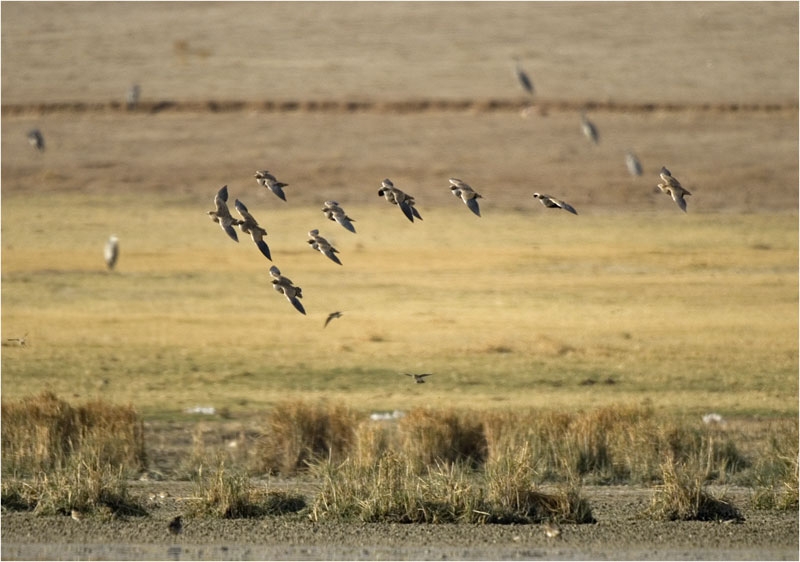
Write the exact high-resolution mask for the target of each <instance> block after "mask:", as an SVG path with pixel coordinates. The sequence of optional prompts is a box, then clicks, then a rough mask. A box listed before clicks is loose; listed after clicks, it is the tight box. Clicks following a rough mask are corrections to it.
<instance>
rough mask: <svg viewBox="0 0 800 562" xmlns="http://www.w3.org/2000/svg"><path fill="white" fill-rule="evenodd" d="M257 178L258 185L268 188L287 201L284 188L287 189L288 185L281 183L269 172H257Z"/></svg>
mask: <svg viewBox="0 0 800 562" xmlns="http://www.w3.org/2000/svg"><path fill="white" fill-rule="evenodd" d="M255 177H256V181H257V182H258V185H260V186H263V187H266V188H267V189H269V190H270V191H271V192H272V193H274V194H275V195H277V196H278V197H280V198H281V199H283V200H284V201H286V194H285V193H284V192H283V188H284V187H287V186H288V185H289V184H288V183H281V182H279V181H278V180H277V179H276V178H275V176H273V175H272V174H270V173H269V171H268V170H259V171H257V172H256V175H255Z"/></svg>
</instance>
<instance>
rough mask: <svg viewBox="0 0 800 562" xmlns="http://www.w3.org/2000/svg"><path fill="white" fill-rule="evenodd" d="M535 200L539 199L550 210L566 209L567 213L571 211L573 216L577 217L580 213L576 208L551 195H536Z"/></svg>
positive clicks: (534, 195)
mask: <svg viewBox="0 0 800 562" xmlns="http://www.w3.org/2000/svg"><path fill="white" fill-rule="evenodd" d="M533 198H534V199H538V200H539V201H540V202H541V204H542V205H544V206H545V207H547V208H549V209H564V210H565V211H569V212H570V213H572V214H573V215H577V214H578V211H576V210H575V208H574V207H573V206H572V205H570V204H569V203H566V202H564V201H562V200H561V199H556V198H555V197H553V196H551V195H543V194H541V193H534V194H533Z"/></svg>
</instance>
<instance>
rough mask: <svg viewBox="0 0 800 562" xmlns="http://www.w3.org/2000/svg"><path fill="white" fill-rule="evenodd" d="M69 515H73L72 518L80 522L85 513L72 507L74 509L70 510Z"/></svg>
mask: <svg viewBox="0 0 800 562" xmlns="http://www.w3.org/2000/svg"><path fill="white" fill-rule="evenodd" d="M69 515H70V517H72V518H73V519H74V520H75V521H77V522H78V523H80V522H81V521H83V513H81V512H80V511H78V510H77V509H72V510H70V512H69Z"/></svg>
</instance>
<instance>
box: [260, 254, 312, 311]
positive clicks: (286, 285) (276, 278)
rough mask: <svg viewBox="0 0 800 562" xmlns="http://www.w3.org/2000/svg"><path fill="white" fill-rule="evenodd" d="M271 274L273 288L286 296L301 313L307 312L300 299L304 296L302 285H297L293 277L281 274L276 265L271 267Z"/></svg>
mask: <svg viewBox="0 0 800 562" xmlns="http://www.w3.org/2000/svg"><path fill="white" fill-rule="evenodd" d="M269 274H270V276H272V288H273V289H275V290H276V291H277V292H279V293H280V294H282V295H283V296H284V297H286V299H287V300H288V301H289V302H290V303H292V306H293V307H295V308H296V309H297V310H298V311H299V312H300V313H302V314H305V313H306V309H305V308H303V303H301V302H300V300H299V299H302V298H303V290H302V289H301V288H300V287H295V286H294V284H293V283H292V280H291V279H289V278H288V277H284V276H283V275H281V270H280V269H278V268H277V267H275V266H274V265H273V266H272V267H270V268H269Z"/></svg>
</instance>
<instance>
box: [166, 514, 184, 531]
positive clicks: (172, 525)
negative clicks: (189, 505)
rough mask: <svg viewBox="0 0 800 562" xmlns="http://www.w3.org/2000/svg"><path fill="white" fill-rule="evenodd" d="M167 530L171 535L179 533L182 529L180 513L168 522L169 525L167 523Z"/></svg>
mask: <svg viewBox="0 0 800 562" xmlns="http://www.w3.org/2000/svg"><path fill="white" fill-rule="evenodd" d="M167 530H169V533H170V534H171V535H179V534H180V533H181V531H183V523H182V522H181V516H180V515H178V516H177V517H176V518H175V519H173V520H172V521H170V522H169V525H167Z"/></svg>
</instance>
